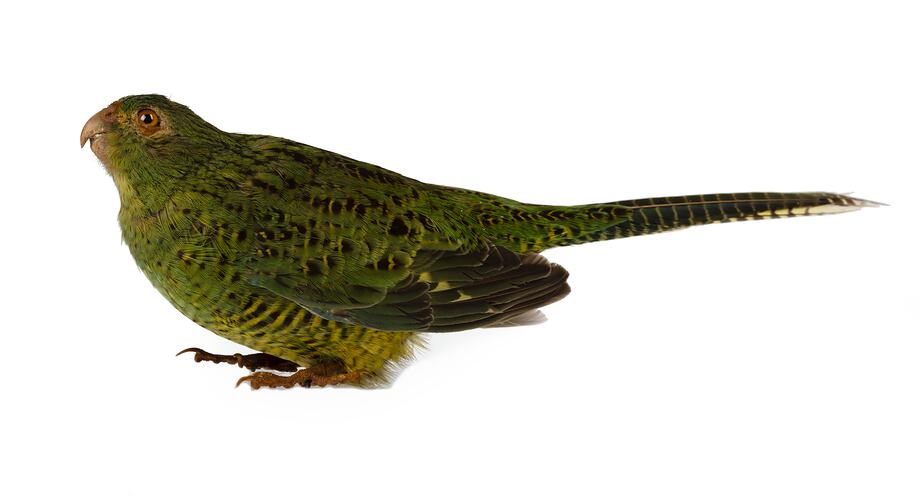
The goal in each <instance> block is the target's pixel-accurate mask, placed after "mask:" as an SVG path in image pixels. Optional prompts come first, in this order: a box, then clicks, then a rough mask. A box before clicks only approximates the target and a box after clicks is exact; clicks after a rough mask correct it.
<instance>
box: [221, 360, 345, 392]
mask: <svg viewBox="0 0 920 500" xmlns="http://www.w3.org/2000/svg"><path fill="white" fill-rule="evenodd" d="M360 378H361V374H360V373H359V372H349V371H348V370H346V369H345V366H344V365H343V364H342V362H341V361H327V362H322V363H318V364H315V365H313V366H311V367H309V368H304V369H302V370H300V371H297V372H294V373H292V374H290V375H278V374H276V373H271V372H255V373H253V374H251V375H247V376H245V377H243V378H241V379H239V380H238V381H237V382H236V386H237V387H239V386H240V384H242V383H243V382H249V386H250V387H251V388H252V389H259V388H261V387H270V388H277V387H285V388H291V387H294V386H295V385H302V386H304V387H313V386H316V387H325V386H327V385H337V384H347V383H354V382H357V381H358V379H360Z"/></svg>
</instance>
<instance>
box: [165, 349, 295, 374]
mask: <svg viewBox="0 0 920 500" xmlns="http://www.w3.org/2000/svg"><path fill="white" fill-rule="evenodd" d="M187 352H194V353H195V362H196V363H200V362H201V361H210V362H212V363H228V364H231V365H237V366H240V367H242V368H248V369H249V370H250V371H255V370H258V369H260V368H264V369H267V370H276V371H279V372H296V371H297V369H298V368H300V365H298V364H297V363H294V362H292V361H288V360H285V359H281V358H279V357H276V356H272V355H271V354H265V353H262V352H257V353H255V354H246V355H245V356H244V355H242V354H240V353H235V354H230V355H225V354H211V353H209V352H207V351H205V350H202V349H199V348H197V347H189V348H188V349H183V350H181V351H179V352H178V353H176V356H178V355H180V354H184V353H187Z"/></svg>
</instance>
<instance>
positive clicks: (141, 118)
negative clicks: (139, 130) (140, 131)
mask: <svg viewBox="0 0 920 500" xmlns="http://www.w3.org/2000/svg"><path fill="white" fill-rule="evenodd" d="M137 122H138V123H139V124H141V125H142V126H144V127H146V128H154V127H156V126H157V125H159V124H160V117H159V115H157V113H156V111H154V110H152V109H142V110H140V111H138V112H137Z"/></svg>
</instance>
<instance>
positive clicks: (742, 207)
mask: <svg viewBox="0 0 920 500" xmlns="http://www.w3.org/2000/svg"><path fill="white" fill-rule="evenodd" d="M879 205H881V203H875V202H872V201H868V200H863V199H860V198H854V197H851V196H848V195H843V194H835V193H767V192H755V193H722V194H700V195H692V196H669V197H662V198H642V199H637V200H624V201H617V202H612V203H598V204H593V205H577V206H549V205H526V204H520V205H506V206H501V205H499V206H497V207H496V206H495V205H494V204H493V205H491V206H490V205H486V206H485V207H484V208H481V209H479V211H478V212H477V213H476V215H477V216H478V220H479V222H480V224H482V226H483V230H484V232H485V234H486V235H487V236H489V237H490V238H492V239H493V241H496V242H507V243H505V244H506V245H507V246H508V247H509V248H512V249H514V250H517V251H520V252H522V253H534V252H540V251H542V250H545V249H547V248H552V247H558V246H567V245H578V244H581V243H590V242H593V241H603V240H610V239H616V238H626V237H629V236H639V235H644V234H654V233H660V232H664V231H671V230H674V229H680V228H684V227H690V226H697V225H702V224H717V223H722V222H734V221H745V220H759V219H778V218H785V217H799V216H807V215H825V214H835V213H841V212H850V211H853V210H859V209H860V208H864V207H876V206H879Z"/></svg>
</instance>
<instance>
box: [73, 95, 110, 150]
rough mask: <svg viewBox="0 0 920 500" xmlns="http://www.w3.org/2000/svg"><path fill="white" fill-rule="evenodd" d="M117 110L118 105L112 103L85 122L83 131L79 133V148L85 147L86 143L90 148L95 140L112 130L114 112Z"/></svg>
mask: <svg viewBox="0 0 920 500" xmlns="http://www.w3.org/2000/svg"><path fill="white" fill-rule="evenodd" d="M117 109H118V103H117V102H113V103H112V104H110V105H109V107H107V108H105V109H103V110H102V111H99V112H98V113H96V114H95V115H93V116H92V117H90V119H89V120H87V121H86V125H83V130H82V131H80V147H81V148H82V147H83V146H85V145H86V141H89V142H90V147H92V145H93V141H94V140H95V139H97V138H99V136H101V135H102V134H104V133H106V132H109V131H110V130H112V125H113V124H114V123H115V111H116V110H117Z"/></svg>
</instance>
